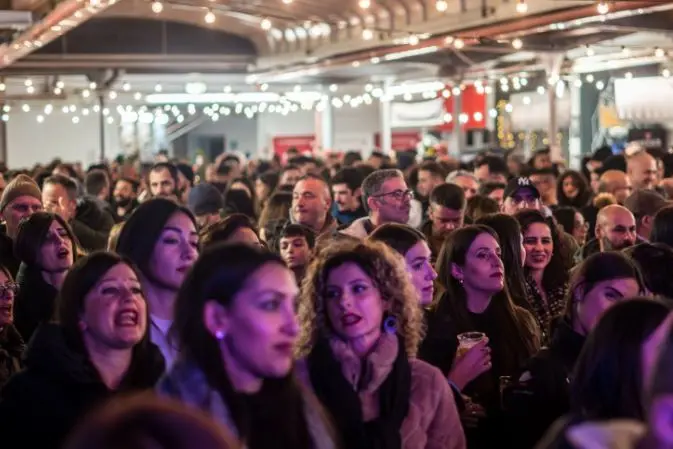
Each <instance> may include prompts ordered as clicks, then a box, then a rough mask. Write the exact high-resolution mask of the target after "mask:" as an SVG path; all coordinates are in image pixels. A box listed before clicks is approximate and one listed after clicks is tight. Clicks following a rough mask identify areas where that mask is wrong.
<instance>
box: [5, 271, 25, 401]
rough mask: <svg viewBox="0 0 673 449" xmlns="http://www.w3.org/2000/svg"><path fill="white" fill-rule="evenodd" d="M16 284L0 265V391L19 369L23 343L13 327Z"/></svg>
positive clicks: (23, 347)
mask: <svg viewBox="0 0 673 449" xmlns="http://www.w3.org/2000/svg"><path fill="white" fill-rule="evenodd" d="M18 287H19V286H18V285H17V284H16V283H15V282H14V279H12V275H11V273H10V272H9V270H8V269H7V268H5V267H4V266H2V265H0V391H1V390H2V387H4V386H5V384H6V383H7V381H8V380H9V379H10V377H12V376H13V375H14V374H16V373H18V372H19V371H20V370H21V366H22V362H21V355H22V354H23V351H24V349H25V347H26V346H25V344H24V342H23V338H21V334H19V331H17V330H16V328H15V327H14V304H15V303H14V300H15V297H16V293H17V291H18Z"/></svg>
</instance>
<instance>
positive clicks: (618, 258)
mask: <svg viewBox="0 0 673 449" xmlns="http://www.w3.org/2000/svg"><path fill="white" fill-rule="evenodd" d="M614 279H635V280H636V282H637V283H638V286H639V287H640V291H641V293H644V292H645V282H644V281H643V277H642V275H641V274H640V270H639V269H638V266H637V265H636V264H635V263H634V262H633V261H632V260H631V259H629V258H628V257H626V256H625V255H624V254H623V253H620V252H618V251H603V252H600V253H595V254H592V255H590V256H589V257H587V258H586V259H584V261H583V262H582V263H581V264H579V265H578V266H577V267H576V268H575V269H574V270H573V275H572V277H571V278H570V283H569V285H568V293H567V299H566V312H565V315H566V318H567V320H568V321H569V322H570V323H572V322H574V320H575V306H576V305H577V303H578V302H579V301H582V300H583V298H584V297H585V296H586V295H587V294H588V293H589V292H590V291H591V290H593V289H594V287H596V285H597V284H599V283H600V282H605V281H611V280H614ZM578 296H579V297H578Z"/></svg>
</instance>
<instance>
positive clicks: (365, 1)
mask: <svg viewBox="0 0 673 449" xmlns="http://www.w3.org/2000/svg"><path fill="white" fill-rule="evenodd" d="M358 5H359V6H360V8H362V9H369V7H370V6H372V2H371V0H360V1H359V2H358Z"/></svg>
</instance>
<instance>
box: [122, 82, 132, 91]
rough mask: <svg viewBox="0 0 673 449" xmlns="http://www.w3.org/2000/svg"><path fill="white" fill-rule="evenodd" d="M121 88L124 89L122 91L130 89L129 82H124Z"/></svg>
mask: <svg viewBox="0 0 673 449" xmlns="http://www.w3.org/2000/svg"><path fill="white" fill-rule="evenodd" d="M122 89H124V92H128V91H129V90H131V83H129V82H126V83H124V85H123V86H122Z"/></svg>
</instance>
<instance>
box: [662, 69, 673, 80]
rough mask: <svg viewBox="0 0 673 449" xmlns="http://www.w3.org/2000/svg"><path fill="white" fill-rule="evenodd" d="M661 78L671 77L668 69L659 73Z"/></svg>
mask: <svg viewBox="0 0 673 449" xmlns="http://www.w3.org/2000/svg"><path fill="white" fill-rule="evenodd" d="M661 76H663V77H664V78H668V77H669V76H671V71H670V70H668V69H664V70H662V71H661Z"/></svg>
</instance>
